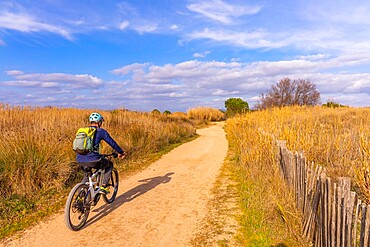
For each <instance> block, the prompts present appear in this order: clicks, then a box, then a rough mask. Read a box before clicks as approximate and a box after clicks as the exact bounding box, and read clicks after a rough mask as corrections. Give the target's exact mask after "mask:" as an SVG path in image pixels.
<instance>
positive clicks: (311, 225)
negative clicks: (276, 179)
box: [276, 141, 370, 247]
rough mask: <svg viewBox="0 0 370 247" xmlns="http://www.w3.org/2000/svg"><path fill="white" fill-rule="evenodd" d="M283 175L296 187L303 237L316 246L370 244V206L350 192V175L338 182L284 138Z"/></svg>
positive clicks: (280, 143)
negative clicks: (293, 148) (288, 146)
mask: <svg viewBox="0 0 370 247" xmlns="http://www.w3.org/2000/svg"><path fill="white" fill-rule="evenodd" d="M276 143H277V145H278V150H279V154H278V156H277V157H278V158H279V165H280V171H281V174H282V177H283V178H284V179H285V181H286V182H287V184H288V185H289V186H290V187H291V189H292V190H293V193H294V196H295V200H296V206H297V208H298V209H300V210H301V212H302V224H303V236H305V237H306V238H307V239H308V240H310V241H312V243H313V244H314V245H315V246H325V247H342V246H343V247H350V246H360V247H369V246H370V205H364V204H363V203H362V201H361V200H360V199H358V197H357V194H356V193H355V192H352V191H351V181H350V179H349V178H338V181H337V183H335V182H334V181H332V180H331V178H329V177H327V176H326V172H325V169H323V168H322V167H321V166H315V165H314V163H313V162H307V161H306V158H305V157H304V155H303V153H297V152H295V153H293V152H291V151H289V150H288V149H287V147H286V142H285V141H277V142H276Z"/></svg>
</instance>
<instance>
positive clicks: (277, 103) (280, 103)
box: [256, 78, 320, 109]
mask: <svg viewBox="0 0 370 247" xmlns="http://www.w3.org/2000/svg"><path fill="white" fill-rule="evenodd" d="M319 103H320V93H319V91H318V90H317V89H316V85H315V84H313V83H312V82H310V81H309V80H303V79H294V80H291V79H290V78H283V79H281V80H280V81H279V83H277V84H276V85H273V86H272V87H271V89H270V90H269V91H268V92H267V94H266V95H265V94H262V95H261V97H260V100H259V101H258V103H257V105H256V108H257V109H266V108H270V107H284V106H289V105H299V106H302V105H317V104H319Z"/></svg>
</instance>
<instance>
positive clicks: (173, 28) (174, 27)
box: [170, 24, 179, 30]
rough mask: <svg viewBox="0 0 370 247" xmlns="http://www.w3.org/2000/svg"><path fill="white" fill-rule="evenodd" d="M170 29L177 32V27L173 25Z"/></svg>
mask: <svg viewBox="0 0 370 247" xmlns="http://www.w3.org/2000/svg"><path fill="white" fill-rule="evenodd" d="M170 29H171V30H177V29H179V26H177V25H175V24H173V25H171V27H170Z"/></svg>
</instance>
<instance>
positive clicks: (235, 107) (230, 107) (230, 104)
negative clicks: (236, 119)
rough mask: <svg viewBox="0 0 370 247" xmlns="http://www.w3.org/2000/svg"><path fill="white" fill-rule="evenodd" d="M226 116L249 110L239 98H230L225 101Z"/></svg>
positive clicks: (245, 103) (246, 104)
mask: <svg viewBox="0 0 370 247" xmlns="http://www.w3.org/2000/svg"><path fill="white" fill-rule="evenodd" d="M225 107H226V116H228V117H232V116H234V115H236V114H240V113H245V112H248V111H249V105H248V103H247V102H246V101H243V100H242V99H241V98H230V99H228V100H226V101H225Z"/></svg>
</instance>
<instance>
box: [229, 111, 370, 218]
mask: <svg viewBox="0 0 370 247" xmlns="http://www.w3.org/2000/svg"><path fill="white" fill-rule="evenodd" d="M227 133H228V137H229V140H230V143H232V145H233V146H234V147H235V148H236V150H237V153H238V159H239V163H240V165H241V166H242V167H243V168H244V169H245V178H246V181H255V182H253V183H252V184H256V183H257V184H258V183H260V184H261V186H262V188H265V191H264V192H263V193H260V194H258V195H261V198H264V199H265V200H268V203H270V202H272V204H271V205H275V208H276V209H278V210H279V211H281V210H284V211H287V210H288V211H289V212H294V209H293V208H291V205H290V204H289V203H288V204H285V203H283V202H284V196H283V195H284V192H283V190H284V185H282V184H281V182H280V179H279V177H280V175H279V171H278V170H277V166H276V160H275V157H274V155H275V148H276V147H275V146H276V145H275V143H274V141H273V140H272V139H275V138H276V139H278V140H286V141H287V147H288V149H289V150H293V151H302V152H304V154H305V156H306V158H307V160H308V161H313V162H314V163H315V164H316V165H321V166H323V167H324V168H325V169H326V174H327V175H328V176H329V177H331V178H333V179H336V178H338V177H350V178H351V180H352V183H353V187H354V188H355V189H356V190H357V192H358V193H359V194H360V195H361V197H362V198H361V199H362V200H363V201H365V202H368V203H369V202H370V192H369V191H370V167H369V166H370V108H335V109H332V108H323V107H284V108H274V109H268V110H264V111H256V112H252V113H249V114H246V115H244V116H240V117H237V118H233V119H229V120H228V121H227ZM271 150H272V151H273V152H271ZM261 181H265V182H266V183H263V182H261ZM271 188H272V189H271ZM272 198H275V199H272ZM285 198H289V195H288V196H287V197H285ZM246 200H247V199H246ZM274 200H275V203H274ZM261 203H262V202H261ZM266 203H267V202H265V203H264V204H266ZM263 210H266V212H269V213H270V215H272V214H273V211H272V210H271V209H270V210H269V209H268V207H267V208H266V209H263ZM290 220H291V222H294V218H291V219H290ZM287 222H288V221H287Z"/></svg>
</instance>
